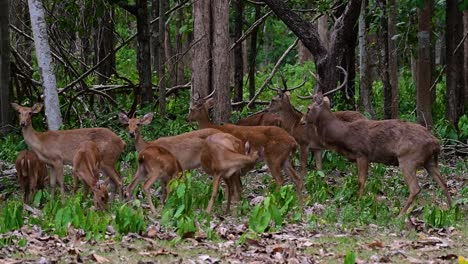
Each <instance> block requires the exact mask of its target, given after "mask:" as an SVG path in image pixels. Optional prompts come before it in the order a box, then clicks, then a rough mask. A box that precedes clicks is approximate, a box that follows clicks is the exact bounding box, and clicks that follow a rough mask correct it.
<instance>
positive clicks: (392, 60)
mask: <svg viewBox="0 0 468 264" xmlns="http://www.w3.org/2000/svg"><path fill="white" fill-rule="evenodd" d="M396 9H397V7H396V3H395V0H389V1H388V53H389V57H388V73H389V78H390V86H391V87H392V91H391V98H392V102H391V109H392V118H398V109H399V107H398V103H399V99H398V61H397V58H398V52H397V50H396V46H397V45H396V44H397V38H395V35H396V34H397V32H396V24H397V21H396V11H397V10H396Z"/></svg>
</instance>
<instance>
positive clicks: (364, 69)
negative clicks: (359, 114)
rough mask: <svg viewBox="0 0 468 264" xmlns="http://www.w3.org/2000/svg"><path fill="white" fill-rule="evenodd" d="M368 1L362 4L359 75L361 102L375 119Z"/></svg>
mask: <svg viewBox="0 0 468 264" xmlns="http://www.w3.org/2000/svg"><path fill="white" fill-rule="evenodd" d="M366 13H367V1H364V2H363V3H362V6H361V15H360V16H359V75H360V76H359V77H360V82H359V83H360V92H361V102H362V105H363V106H364V111H366V112H367V113H368V114H369V115H370V116H371V118H372V119H375V112H374V109H372V103H371V91H372V81H371V76H370V67H369V58H368V50H367V49H368V45H367V44H368V40H367V25H366Z"/></svg>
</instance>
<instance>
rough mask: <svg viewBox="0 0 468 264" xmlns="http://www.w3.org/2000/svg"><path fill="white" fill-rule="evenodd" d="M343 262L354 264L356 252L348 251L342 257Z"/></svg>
mask: <svg viewBox="0 0 468 264" xmlns="http://www.w3.org/2000/svg"><path fill="white" fill-rule="evenodd" d="M343 263H344V264H354V263H356V253H354V252H353V251H349V252H348V253H346V255H345V257H344V262H343Z"/></svg>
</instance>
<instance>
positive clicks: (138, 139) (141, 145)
mask: <svg viewBox="0 0 468 264" xmlns="http://www.w3.org/2000/svg"><path fill="white" fill-rule="evenodd" d="M147 146H148V142H146V141H145V139H144V138H143V136H142V135H141V133H140V130H138V131H137V132H136V133H135V148H136V150H137V151H138V152H140V151H142V150H144V149H145V148H146V147H147Z"/></svg>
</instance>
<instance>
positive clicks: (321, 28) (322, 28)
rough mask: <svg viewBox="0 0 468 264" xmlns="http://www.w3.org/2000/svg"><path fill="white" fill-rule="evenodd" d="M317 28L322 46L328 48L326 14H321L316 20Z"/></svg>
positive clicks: (328, 37)
mask: <svg viewBox="0 0 468 264" xmlns="http://www.w3.org/2000/svg"><path fill="white" fill-rule="evenodd" d="M317 30H318V33H319V36H320V40H321V41H322V43H323V47H324V48H325V49H326V50H328V49H330V31H329V30H328V16H327V15H322V16H321V17H320V18H319V19H318V21H317Z"/></svg>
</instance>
